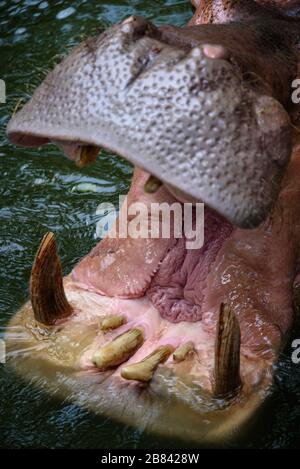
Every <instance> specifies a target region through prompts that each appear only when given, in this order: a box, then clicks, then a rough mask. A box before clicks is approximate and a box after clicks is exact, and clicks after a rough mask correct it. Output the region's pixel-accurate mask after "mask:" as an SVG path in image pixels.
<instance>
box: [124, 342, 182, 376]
mask: <svg viewBox="0 0 300 469" xmlns="http://www.w3.org/2000/svg"><path fill="white" fill-rule="evenodd" d="M173 352H174V347H172V346H171V345H163V346H161V347H158V348H157V349H156V350H154V352H152V353H151V354H150V355H148V356H147V357H146V358H144V359H143V360H142V361H140V362H139V363H134V364H132V365H128V366H124V367H123V368H122V370H121V376H122V378H124V379H128V380H134V381H142V382H148V381H150V380H151V379H152V377H153V374H154V372H155V370H156V368H157V367H158V365H159V364H160V363H164V362H165V361H166V360H167V359H168V358H169V356H170V355H171V354H172V353H173Z"/></svg>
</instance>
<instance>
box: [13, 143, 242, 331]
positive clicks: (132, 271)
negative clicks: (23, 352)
mask: <svg viewBox="0 0 300 469" xmlns="http://www.w3.org/2000/svg"><path fill="white" fill-rule="evenodd" d="M14 142H15V143H17V144H22V145H23V146H24V145H25V146H39V145H41V144H44V143H49V140H47V139H46V138H36V137H33V136H30V135H24V134H23V136H20V135H15V136H14ZM52 143H54V144H55V145H57V146H58V147H59V148H60V150H62V151H63V153H64V154H65V155H66V156H67V158H68V159H70V160H72V161H75V163H76V164H77V165H78V166H80V167H82V166H84V165H85V163H87V164H90V163H91V162H93V161H94V160H95V150H97V149H96V147H93V146H90V145H88V144H86V143H84V142H79V141H78V142H69V141H63V140H59V141H53V142H52ZM87 148H89V151H90V153H91V154H92V158H86V151H84V150H86V149H87ZM81 154H84V155H85V157H84V159H83V160H82V159H81V156H80V155H81ZM121 156H122V155H121ZM81 163H84V164H81ZM149 177H150V175H149V174H148V173H146V172H144V171H142V170H137V175H136V176H135V177H134V179H133V182H132V187H131V190H130V192H129V195H128V201H127V202H128V203H127V207H130V205H131V204H134V203H143V204H144V205H146V206H147V209H148V214H147V217H146V218H147V220H145V217H144V219H143V221H142V224H143V223H145V221H146V222H147V224H148V226H149V227H151V220H150V214H151V205H152V204H157V203H159V204H167V205H168V206H169V207H170V206H172V204H174V203H175V204H177V205H178V204H179V205H180V207H181V210H182V211H181V213H182V218H183V220H184V200H185V198H184V195H183V197H182V194H181V193H180V192H179V191H177V189H176V187H174V188H172V190H171V191H170V190H169V188H167V187H166V186H164V185H162V186H161V187H160V188H159V189H158V190H157V191H156V193H155V194H146V193H145V185H146V183H147V181H148V179H149ZM171 192H172V194H171ZM187 202H190V201H188V200H187ZM193 205H194V206H193V210H192V227H193V230H194V231H195V230H197V226H198V225H196V208H195V204H193ZM122 211H123V212H124V209H122ZM122 211H121V212H120V213H122ZM170 213H171V235H170V237H169V238H164V237H163V236H162V228H161V223H160V232H159V237H157V238H155V239H153V238H146V239H144V238H133V237H131V236H130V234H129V236H127V237H126V238H122V235H120V227H119V221H117V222H116V228H117V230H116V231H117V236H115V237H113V238H110V237H106V238H104V239H103V240H102V241H101V242H100V243H98V244H97V245H96V247H95V248H94V249H93V250H92V251H91V252H90V253H89V254H88V255H87V256H86V257H84V258H83V259H82V261H81V262H80V263H79V264H78V265H76V266H75V268H74V269H73V272H72V278H73V280H74V281H76V282H77V283H79V284H80V286H81V287H82V288H84V289H86V290H89V291H93V292H97V293H99V294H101V295H105V296H108V297H112V298H123V299H124V298H125V299H131V298H141V297H144V296H146V297H147V298H148V299H149V300H150V302H151V303H152V304H153V305H154V306H155V307H156V309H157V310H158V312H159V313H160V315H161V316H162V318H164V319H167V320H168V321H170V322H173V323H179V322H182V321H187V322H196V321H200V320H201V318H202V315H203V311H204V304H205V296H206V293H207V291H208V288H209V285H208V281H207V280H208V277H209V275H210V273H211V272H212V270H213V268H214V263H215V261H216V259H217V256H218V253H219V251H220V249H221V248H222V246H223V244H224V242H225V241H226V239H227V238H229V237H230V235H231V233H232V231H233V225H232V224H231V223H229V222H228V221H226V220H225V219H224V218H223V217H222V216H221V215H219V214H218V213H217V212H216V211H214V210H213V209H211V208H210V207H209V206H207V205H206V206H205V210H204V220H203V221H204V225H203V223H202V225H203V233H204V240H203V245H202V247H200V248H197V249H195V248H192V249H191V248H189V247H187V246H188V243H187V242H188V241H189V239H187V237H186V235H185V229H184V221H183V226H182V230H180V232H181V233H182V234H181V237H178V236H176V233H174V230H173V231H172V224H173V223H174V216H173V212H172V211H171V212H170ZM123 216H125V218H126V220H127V223H130V222H131V221H132V218H133V217H132V216H130V215H128V214H127V213H126V214H124V213H123ZM128 226H129V225H128ZM173 226H174V225H173ZM199 229H202V226H201V227H199Z"/></svg>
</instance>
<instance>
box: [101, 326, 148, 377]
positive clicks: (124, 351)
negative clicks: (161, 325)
mask: <svg viewBox="0 0 300 469" xmlns="http://www.w3.org/2000/svg"><path fill="white" fill-rule="evenodd" d="M143 342H144V333H143V331H142V329H138V328H136V329H130V330H129V331H127V332H125V333H124V334H121V335H119V336H118V337H116V338H115V339H114V340H112V341H111V342H110V343H109V344H107V345H104V346H103V347H101V348H100V349H99V350H98V351H97V352H96V353H95V355H94V356H93V358H92V361H93V363H94V364H95V365H96V366H97V368H99V369H100V370H102V371H105V370H107V369H109V368H113V367H115V366H118V365H121V363H124V362H125V361H126V360H128V359H129V358H130V357H131V356H132V355H133V354H134V353H135V352H136V351H137V349H138V348H140V347H141V345H142V344H143Z"/></svg>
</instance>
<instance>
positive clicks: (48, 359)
mask: <svg viewBox="0 0 300 469" xmlns="http://www.w3.org/2000/svg"><path fill="white" fill-rule="evenodd" d="M147 178H148V175H147V174H145V173H144V172H142V171H141V170H136V171H135V174H134V178H133V184H132V187H131V190H130V192H129V194H128V199H129V201H132V202H134V201H135V200H141V199H142V200H143V201H144V202H147V203H149V202H150V201H153V200H156V201H157V200H167V201H168V203H171V202H172V201H173V196H171V194H170V193H169V192H168V191H167V190H166V189H164V188H163V187H160V188H159V189H158V191H157V192H156V193H155V194H145V193H144V186H145V181H147ZM206 225H207V226H208V231H207V233H206V234H207V235H208V233H209V228H210V229H212V230H213V231H214V232H215V233H214V234H215V237H214V238H212V239H210V240H209V241H210V242H211V245H210V244H209V243H208V244H207V245H206V246H205V248H204V250H205V251H206V252H205V253H203V252H202V264H203V266H199V262H197V265H198V273H197V271H196V270H195V269H194V271H193V272H191V276H194V279H189V278H188V277H189V276H188V275H187V279H186V280H185V281H186V282H187V284H188V282H190V287H189V288H187V292H186V294H185V293H184V292H183V293H182V292H181V298H174V295H175V294H177V295H178V294H179V295H180V293H179V292H180V289H179V285H178V284H177V286H176V277H178V275H179V273H180V272H183V271H184V269H185V267H184V257H186V258H187V256H191V257H190V258H189V260H188V265H190V264H191V263H192V262H193V256H195V255H196V256H197V255H198V256H199V255H201V251H203V249H202V250H200V251H197V253H194V252H190V253H188V252H186V253H184V255H183V252H182V249H180V246H178V245H177V246H175V247H174V246H173V248H172V249H173V250H172V249H170V248H169V247H168V246H165V245H164V243H165V240H163V239H159V240H155V243H158V245H159V244H162V245H163V249H162V251H161V253H160V256H161V257H160V260H159V264H160V265H159V268H155V269H154V273H152V274H151V275H152V281H151V282H148V283H147V285H146V284H145V283H144V282H143V274H144V273H145V268H147V266H146V267H145V265H144V264H142V262H143V261H144V260H145V259H146V258H148V259H149V255H150V253H151V252H152V250H153V249H155V250H156V253H157V252H158V251H159V248H158V246H156V245H155V246H153V245H152V246H149V245H148V242H149V241H148V240H132V239H125V240H120V239H119V240H114V239H109V238H106V239H104V240H103V241H102V242H101V243H99V244H98V245H97V246H96V247H95V248H94V250H93V251H92V252H91V253H90V254H88V255H87V256H86V258H84V259H83V260H82V261H81V262H80V263H79V264H78V265H77V266H76V267H75V268H74V270H73V272H72V273H71V274H70V275H69V276H68V277H67V278H66V279H65V280H64V282H63V283H62V277H61V269H60V263H59V259H58V258H57V253H56V248H55V242H54V237H53V235H47V236H46V237H45V240H44V242H43V243H42V245H41V248H40V250H39V251H38V253H37V257H36V260H35V263H34V267H33V270H32V277H31V304H29V303H28V304H27V305H25V306H24V308H22V310H21V311H20V312H19V313H18V314H17V315H16V316H15V317H14V318H13V320H12V322H11V324H10V326H9V328H8V333H7V343H8V348H9V349H11V355H12V357H13V362H12V363H13V365H14V366H15V367H16V368H17V370H18V371H19V372H20V373H21V374H22V375H23V376H24V375H25V374H26V378H27V379H28V377H32V378H33V382H36V381H37V382H38V383H40V382H41V381H40V380H42V381H43V383H44V384H43V386H44V385H45V386H46V387H47V388H49V389H50V391H53V392H55V393H56V395H57V393H58V394H59V395H61V396H62V397H64V398H65V397H68V398H71V399H74V400H75V401H76V402H78V403H79V404H80V405H84V406H86V407H87V408H89V409H91V410H93V411H95V412H97V413H100V414H104V415H108V416H110V417H112V418H115V419H118V420H120V421H122V422H124V423H126V424H131V425H135V426H137V427H138V428H141V429H143V430H147V431H153V432H155V433H159V434H163V435H166V436H172V437H174V436H175V437H178V438H182V439H187V440H190V441H191V440H194V441H197V442H199V441H202V442H216V441H219V440H220V439H224V438H227V437H229V435H231V434H232V433H234V430H237V429H240V426H241V425H242V424H243V423H245V421H247V420H248V419H249V418H250V417H251V416H252V415H253V413H254V411H255V410H257V408H258V407H259V406H261V404H262V403H263V402H264V400H265V398H266V396H267V395H268V393H269V391H270V386H271V384H272V375H273V366H274V363H275V360H276V357H277V354H278V352H279V350H280V348H281V346H282V340H281V332H280V331H281V329H280V327H281V324H280V326H278V324H277V322H278V316H276V315H275V314H274V311H272V308H273V307H274V304H273V299H271V300H270V303H269V304H267V305H266V304H265V296H266V295H268V293H269V294H271V293H273V292H274V291H275V289H276V288H278V286H277V285H273V283H272V279H271V278H269V283H268V285H267V286H266V285H265V286H262V285H261V282H263V279H265V275H266V272H265V271H263V270H262V271H260V269H263V264H264V258H263V257H261V256H262V254H263V253H264V251H265V249H266V248H267V247H268V245H269V244H270V243H271V242H276V243H279V241H280V240H277V239H276V237H274V234H273V233H272V235H270V233H268V231H266V232H264V230H261V229H258V230H256V233H254V232H253V231H243V230H236V229H235V230H233V228H232V227H231V226H230V225H229V224H228V223H227V222H225V221H224V220H222V219H220V217H219V216H218V215H216V214H215V213H213V212H211V211H210V209H208V208H207V209H206ZM275 231H276V230H275ZM271 240H272V241H271ZM177 243H180V240H179V241H177ZM251 243H252V244H253V243H254V245H255V249H256V256H257V257H256V259H257V261H258V262H259V259H261V261H262V262H260V264H259V265H257V266H256V267H255V268H253V267H252V263H253V260H251V259H249V257H248V258H247V252H248V250H249V245H250V244H251ZM214 245H215V246H216V245H217V248H215V251H213V248H214ZM147 249H149V252H148V253H147V252H146V251H147ZM166 250H167V253H166V252H165V251H166ZM118 253H119V255H118ZM178 253H179V255H181V256H183V259H181V260H179V261H178V259H177V261H178V262H179V269H178V271H177V272H176V269H175V268H174V269H173V271H172V272H169V274H168V275H169V279H168V282H169V284H167V285H166V282H164V283H163V284H162V280H163V278H164V277H163V275H165V279H166V278H167V277H166V276H168V275H167V272H166V267H167V266H170V265H174V264H176V258H177V257H176V256H177V254H178ZM112 255H115V256H116V258H115V262H114V264H112V265H113V267H111V266H110V262H109V258H111V256H112ZM123 256H124V257H123ZM139 256H140V258H139ZM205 256H207V257H205ZM137 258H139V259H138V260H137ZM124 260H125V261H126V262H124ZM130 261H131V262H130ZM164 261H165V262H166V264H165V265H164ZM144 262H145V261H144ZM132 263H133V264H134V268H132ZM207 263H209V268H208V270H207V271H206V270H205V265H207ZM277 263H279V264H281V263H282V258H281V256H279V258H278V259H276V260H274V263H273V265H272V268H276V264H277ZM101 266H102V267H101ZM103 266H104V267H103ZM106 266H110V268H109V267H108V268H107V267H106ZM203 271H204V272H205V277H204V278H203V275H202V273H203ZM284 274H285V272H283V275H284ZM267 275H268V276H269V277H270V272H267ZM146 276H147V277H148V274H147V275H146ZM250 281H251V282H252V284H250V283H249V282H250ZM264 281H265V280H264ZM193 282H194V283H193ZM128 283H129V284H130V285H132V284H134V285H135V290H134V291H132V290H130V291H127V290H126V288H125V287H126V285H127V284H128ZM179 283H180V281H179ZM187 284H186V286H187ZM195 284H196V285H195ZM193 289H194V291H193ZM286 289H287V286H286V285H284V286H282V296H281V298H280V303H278V304H276V309H278V308H282V309H281V311H284V315H285V316H284V321H287V314H286V311H287V310H288V305H287V302H288V298H287V297H288V294H287V291H286ZM181 290H184V285H181ZM169 291H170V292H171V293H173V302H172V304H171V303H170V299H168V294H169ZM161 292H163V295H162V294H161ZM156 295H158V297H159V300H157V296H156ZM193 295H194V296H193ZM247 295H249V298H247ZM222 302H224V303H226V304H228V305H230V309H227V310H226V309H225V310H224V307H222ZM155 305H156V306H155ZM284 308H285V309H284ZM233 312H234V313H233ZM193 314H195V316H194V317H193ZM189 315H190V316H189ZM163 316H165V318H163ZM235 317H238V318H239V324H240V328H241V335H242V344H241V349H240V333H239V326H238V324H237V323H236V322H235V321H236V319H235ZM191 320H192V321H193V322H190V321H191ZM105 322H106V323H107V327H104V326H103V324H104V323H105ZM42 323H44V324H48V326H45V325H43V324H42ZM284 327H285V326H284V325H282V330H283V331H284ZM223 328H225V335H224V334H223V335H222V329H223ZM217 330H218V331H219V333H218V332H217ZM129 331H132V333H135V331H139V332H138V334H139V333H141V334H140V336H139V337H138V339H139V341H138V342H137V344H133V346H132V347H131V342H130V340H128V339H127V338H126V337H127V336H126V334H128V332H129ZM120 337H121V340H123V339H122V338H124V337H125V339H124V340H125V342H126V343H125V345H124V344H123V345H122V344H120V343H118V340H119V341H120ZM115 344H117V345H116V349H114V350H113V352H112V351H111V347H114V345H115ZM122 347H123V349H122ZM109 348H110V349H109ZM124 348H125V352H124ZM161 350H163V353H165V355H164V356H162V357H160V358H161V359H160V358H158V359H156V357H154V362H153V361H152V362H151V359H152V358H153V353H154V354H155V353H156V354H157V353H159V352H160V351H161ZM151 355H152V358H151ZM178 355H179V358H178ZM149 356H150V359H149V358H147V357H149ZM176 356H177V358H176ZM145 359H146V361H145ZM149 360H150V363H149ZM145 363H146V366H145ZM136 364H138V365H136ZM141 367H142V369H141ZM225 394H228V395H226V396H225Z"/></svg>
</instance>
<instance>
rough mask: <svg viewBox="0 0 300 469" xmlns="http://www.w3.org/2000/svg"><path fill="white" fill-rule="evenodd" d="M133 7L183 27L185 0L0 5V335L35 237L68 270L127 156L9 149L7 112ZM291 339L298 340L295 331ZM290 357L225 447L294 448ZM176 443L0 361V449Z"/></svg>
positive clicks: (295, 373)
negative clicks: (40, 386) (51, 236)
mask: <svg viewBox="0 0 300 469" xmlns="http://www.w3.org/2000/svg"><path fill="white" fill-rule="evenodd" d="M132 13H138V14H141V15H144V16H147V17H148V18H150V19H152V20H153V21H155V22H156V23H164V22H170V23H173V24H176V25H183V24H185V23H186V22H187V20H188V19H189V18H190V15H191V9H190V5H189V2H188V1H186V0H177V1H176V0H167V1H164V0H151V1H142V0H134V1H132V0H131V1H129V0H128V1H119V0H114V1H113V0H111V1H101V0H97V1H94V2H93V1H86V0H77V1H73V2H68V1H51V2H50V1H49V2H47V1H40V0H22V1H17V0H15V1H12V0H10V1H0V48H1V50H0V63H1V68H0V79H4V80H5V82H6V86H7V102H6V104H0V166H1V184H0V259H1V261H0V338H1V335H3V332H4V327H5V325H6V324H7V322H8V321H9V318H10V317H11V316H12V315H13V314H14V313H15V312H16V310H17V309H18V308H19V307H20V306H21V305H22V303H23V302H24V301H25V299H26V298H27V296H28V279H29V274H30V268H31V265H32V260H33V256H34V253H35V251H36V248H37V246H38V243H39V241H40V239H41V237H42V235H43V234H44V233H45V232H46V231H49V230H51V231H54V232H55V233H56V234H57V238H58V239H59V250H60V254H61V257H62V262H63V266H64V268H65V272H68V271H70V269H71V268H72V266H73V265H74V264H75V262H76V261H77V260H78V259H79V258H81V257H82V256H83V255H84V254H85V253H87V252H88V251H89V250H90V249H91V247H92V246H93V245H94V243H95V238H94V236H95V226H96V222H97V216H96V214H95V212H96V208H97V206H98V204H99V203H101V202H104V201H110V202H111V201H113V202H116V201H117V198H118V195H119V194H120V193H122V194H123V193H125V192H126V189H127V188H128V185H129V181H130V177H131V173H132V169H131V167H130V166H129V165H128V164H127V163H126V162H124V161H122V160H120V159H119V158H116V157H115V156H114V155H111V154H109V153H105V155H103V157H102V158H101V162H100V161H98V163H97V164H96V165H95V166H93V167H92V168H90V169H88V170H84V171H80V170H78V169H76V168H75V167H74V165H73V164H72V163H70V162H68V161H67V160H66V159H64V158H62V157H61V155H60V153H59V152H58V150H57V149H55V148H54V147H47V148H45V149H43V150H42V151H41V150H39V151H32V150H24V149H16V148H13V147H12V146H11V145H9V144H8V142H7V140H6V137H5V126H6V123H7V120H8V116H9V115H10V114H11V113H12V112H13V110H14V108H15V107H16V106H17V105H18V103H21V102H23V101H24V100H26V99H27V98H28V97H29V95H30V94H31V92H32V90H33V89H34V88H35V86H36V85H37V84H38V83H39V82H40V81H41V80H42V79H43V77H44V75H45V74H46V73H47V70H49V68H51V67H52V66H53V64H54V63H56V62H58V61H59V60H60V59H61V58H62V57H63V56H64V55H65V54H66V53H67V52H68V50H69V49H70V48H71V47H72V46H73V45H74V44H76V43H78V42H79V41H80V40H81V39H82V38H83V37H85V36H88V35H90V34H96V33H97V32H100V31H102V30H103V29H104V28H105V27H107V26H108V25H110V24H112V23H114V22H117V21H120V20H121V19H123V18H124V17H126V16H128V15H130V14H132ZM83 183H88V184H91V186H90V189H91V190H90V191H88V192H82V191H81V189H82V184H83ZM294 336H295V337H297V336H299V337H300V330H299V328H298V331H296V332H295V333H294ZM290 354H291V349H290V347H288V348H287V351H286V354H285V355H283V356H282V359H281V362H280V365H279V367H278V372H277V376H276V383H275V392H274V396H273V398H272V399H271V401H270V402H269V404H268V405H267V406H266V408H265V410H264V411H263V413H262V415H261V416H260V417H259V418H258V419H257V422H256V424H255V426H254V429H252V430H251V431H249V433H248V435H246V436H245V437H243V439H242V440H241V441H240V442H239V443H238V444H235V445H234V446H244V447H245V446H246V447H268V448H270V447H272V448H286V447H296V446H300V365H299V366H298V367H297V366H296V365H293V364H292V363H291V360H290ZM181 445H182V443H180V442H178V441H166V440H162V439H156V438H155V437H153V436H149V435H145V434H143V433H140V432H139V431H137V430H134V429H132V428H129V427H126V426H121V425H118V424H116V423H114V422H112V421H110V420H109V419H105V418H103V419H101V418H99V417H95V416H94V415H92V414H90V413H88V412H87V411H85V410H83V409H81V408H80V407H78V406H76V405H73V404H72V403H70V402H61V401H57V400H55V399H54V398H53V397H50V396H49V395H46V394H44V393H43V392H42V391H39V390H37V389H35V388H34V387H33V386H32V385H31V384H30V383H29V384H28V383H24V382H22V381H21V380H20V378H19V377H17V376H16V375H15V374H14V373H13V372H12V371H11V370H10V369H9V367H8V366H5V365H0V446H1V447H8V446H9V447H17V448H26V447H52V448H61V447H64V448H65V447H73V448H91V447H94V448H107V447H109V448H117V447H118V448H133V447H134V448H139V447H142V448H154V447H156V448H157V447H162V448H164V447H169V448H176V447H180V446H181ZM184 446H186V443H185V444H184ZM231 446H233V445H231Z"/></svg>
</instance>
